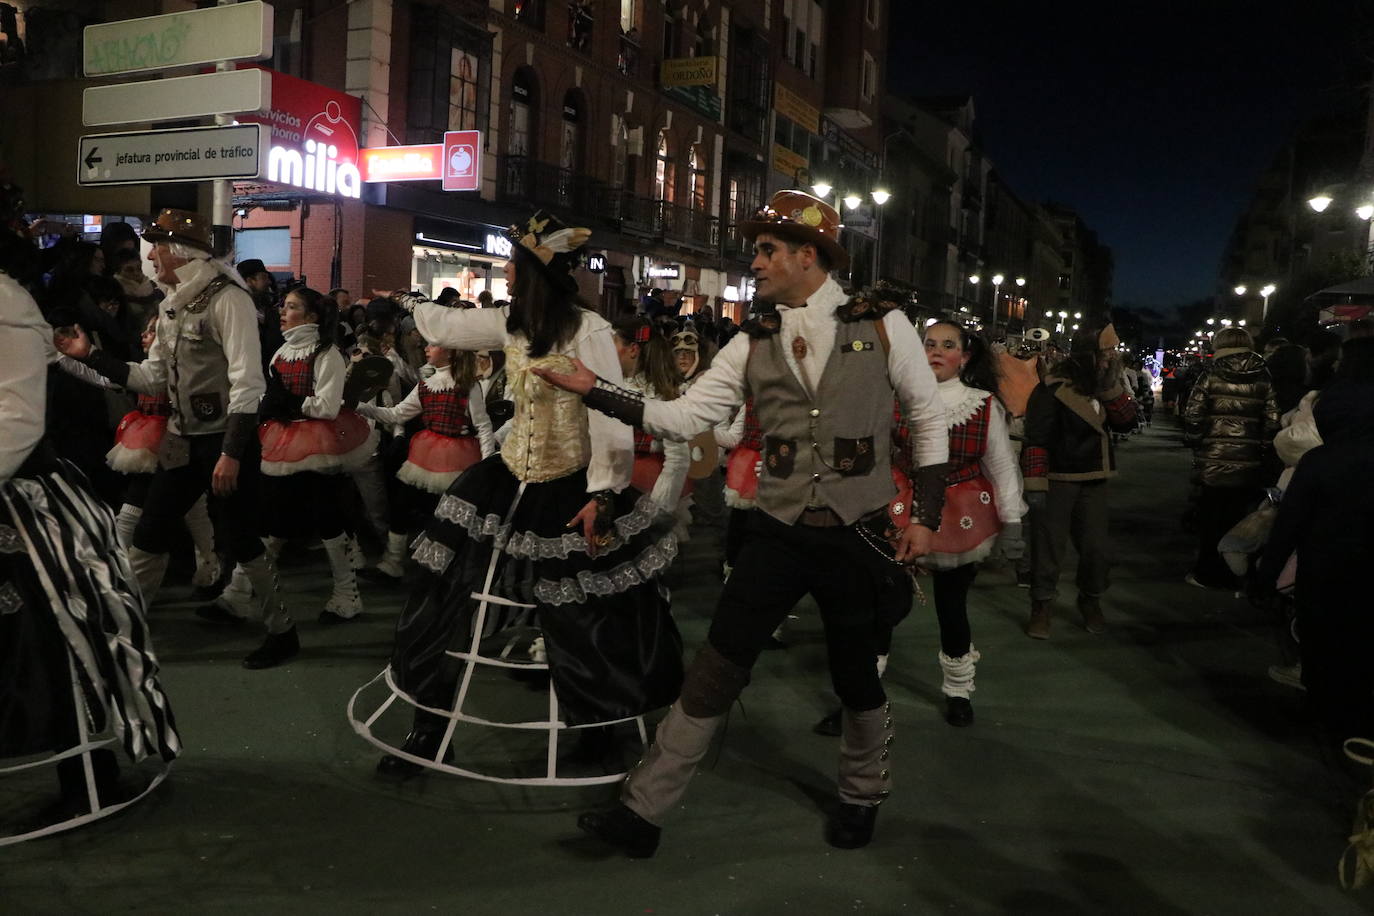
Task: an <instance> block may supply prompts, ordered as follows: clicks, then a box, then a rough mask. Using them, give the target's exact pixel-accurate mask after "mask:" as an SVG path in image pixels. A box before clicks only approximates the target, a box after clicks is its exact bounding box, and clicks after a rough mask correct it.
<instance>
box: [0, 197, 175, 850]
mask: <svg viewBox="0 0 1374 916" xmlns="http://www.w3.org/2000/svg"><path fill="white" fill-rule="evenodd" d="M13 194H14V189H13V188H12V187H5V186H0V220H4V218H5V216H6V215H7V214H6V212H5V210H6V209H11V210H17V207H9V208H6V207H5V203H6V197H7V195H13ZM15 230H22V223H20V222H19V221H18V220H13V221H12V222H10V221H6V222H0V424H3V428H4V430H5V435H4V437H3V439H0V779H3V778H4V776H5V775H6V774H7V773H10V772H17V771H20V770H26V769H28V768H30V767H35V766H47V765H55V768H56V770H57V776H58V783H59V785H60V787H61V792H62V796H61V800H60V801H59V802H58V803H57V804H56V805H54V806H51V807H50V808H48V809H46V810H45V811H44V812H43V813H42V814H41V815H39V816H38V817H36V818H29V819H28V821H29V822H28V823H26V824H25V825H23V826H18V827H17V828H16V825H14V824H0V845H5V844H6V843H10V842H15V841H17V840H20V839H27V838H29V837H33V836H41V835H43V834H47V833H53V832H55V831H58V830H65V829H67V828H70V827H75V826H78V825H80V824H83V823H86V822H88V821H91V820H95V819H96V818H99V817H104V816H105V815H108V814H112V813H114V812H115V811H118V810H119V809H120V808H122V807H123V806H124V805H125V804H127V803H129V802H130V801H132V800H134V799H135V798H137V797H141V795H142V794H143V792H146V791H147V789H150V788H151V787H152V786H151V785H145V786H144V787H143V791H142V792H138V791H134V790H132V789H131V788H130V787H129V786H128V785H127V784H121V781H120V775H119V764H118V761H117V757H116V754H115V750H116V749H118V748H122V750H123V751H124V753H125V754H126V755H127V758H128V759H129V760H132V761H134V762H137V761H139V760H142V759H143V758H145V757H150V756H158V757H161V758H162V759H163V760H165V761H171V760H172V758H174V757H175V756H176V755H177V752H178V751H179V749H180V741H179V739H178V737H177V733H176V728H175V725H174V724H173V722H172V713H171V709H170V707H169V706H168V704H167V698H166V695H165V694H163V692H162V688H161V686H160V685H159V683H158V678H157V670H158V667H157V660H156V659H155V658H154V657H153V654H152V648H151V646H150V645H149V643H148V629H147V624H146V622H145V621H144V607H143V599H142V597H141V596H140V595H139V591H138V586H137V584H136V583H135V580H134V577H133V572H132V570H131V569H130V567H129V563H128V559H127V558H126V556H125V554H124V551H123V549H122V548H121V547H120V546H119V544H118V541H117V539H116V536H115V528H114V514H113V513H112V512H111V511H110V510H109V508H108V507H107V506H106V505H105V504H104V503H102V502H101V501H100V500H98V499H97V498H95V496H94V495H93V493H92V491H91V488H90V484H89V482H88V481H87V480H86V478H85V476H84V475H82V473H81V472H80V471H78V470H77V469H76V468H75V467H74V466H73V465H71V464H69V463H67V462H66V461H63V460H61V459H59V458H57V457H56V456H55V454H54V452H53V451H52V449H51V448H49V447H48V446H47V445H46V443H45V442H44V439H43V436H44V423H43V417H44V407H45V403H46V396H47V392H46V380H47V361H48V360H47V354H48V353H49V352H51V350H52V330H51V328H49V327H48V325H47V323H46V322H44V320H43V318H42V317H41V315H40V314H39V312H38V306H37V305H36V304H35V303H34V301H33V298H32V297H31V296H30V295H29V293H28V292H27V291H25V289H24V287H22V286H21V285H20V284H19V282H18V281H17V280H16V279H15V278H16V277H21V276H24V274H25V270H24V267H23V264H24V262H25V261H30V263H31V257H32V253H31V251H30V250H29V246H28V242H27V240H26V239H23V238H22V237H21V236H20V235H18V234H17V232H16V231H15ZM160 779H161V777H160V776H159V777H158V781H160ZM154 784H156V783H154Z"/></svg>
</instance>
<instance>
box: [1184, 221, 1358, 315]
mask: <svg viewBox="0 0 1374 916" xmlns="http://www.w3.org/2000/svg"><path fill="white" fill-rule="evenodd" d="M1313 200H1316V198H1313ZM1311 202H1312V201H1308V203H1309V204H1310V203H1311ZM1329 203H1331V198H1329V197H1328V198H1326V204H1329ZM1326 204H1323V205H1322V207H1321V210H1325V209H1326ZM1314 209H1315V208H1314ZM1321 210H1317V212H1318V213H1320V212H1321ZM1371 212H1374V211H1371ZM1366 218H1367V217H1366ZM1278 289H1279V288H1278V287H1277V286H1275V285H1274V284H1273V283H1266V284H1264V285H1263V286H1261V287H1260V288H1259V290H1258V292H1259V294H1260V297H1261V298H1262V299H1263V300H1264V310H1263V311H1261V312H1260V321H1264V320H1266V319H1267V318H1268V317H1269V297H1270V296H1272V295H1274V293H1276V292H1278ZM1249 291H1250V288H1249V287H1248V286H1246V285H1245V284H1244V283H1242V284H1240V285H1238V286H1237V287H1236V288H1235V289H1233V290H1232V292H1233V293H1235V294H1236V295H1237V296H1244V295H1245V294H1246V293H1247V292H1249ZM1208 323H1209V324H1210V323H1211V322H1210V321H1209V322H1208ZM1244 324H1245V322H1243V321H1242V322H1241V325H1242V326H1243V325H1244Z"/></svg>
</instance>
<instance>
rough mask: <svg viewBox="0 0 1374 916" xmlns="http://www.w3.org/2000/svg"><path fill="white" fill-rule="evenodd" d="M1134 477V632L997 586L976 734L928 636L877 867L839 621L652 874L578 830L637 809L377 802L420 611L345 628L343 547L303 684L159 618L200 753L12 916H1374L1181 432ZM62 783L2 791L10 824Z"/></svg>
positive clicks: (985, 632) (988, 577)
mask: <svg viewBox="0 0 1374 916" xmlns="http://www.w3.org/2000/svg"><path fill="white" fill-rule="evenodd" d="M1121 463H1122V465H1123V474H1122V476H1121V477H1120V478H1119V479H1118V481H1117V482H1115V483H1114V484H1113V490H1114V495H1113V502H1114V507H1113V524H1114V529H1115V544H1116V550H1117V554H1118V556H1119V563H1118V566H1117V569H1116V572H1115V574H1114V586H1113V588H1112V590H1111V591H1110V593H1109V595H1108V597H1107V600H1106V601H1105V602H1104V604H1105V608H1106V613H1107V616H1108V620H1109V622H1110V623H1111V631H1110V632H1109V633H1108V634H1107V635H1106V636H1102V637H1093V636H1090V635H1088V634H1087V633H1086V632H1085V631H1084V630H1083V629H1082V628H1081V627H1080V626H1079V625H1078V621H1077V620H1076V619H1075V612H1074V611H1073V608H1072V594H1071V592H1067V591H1066V593H1065V595H1064V597H1063V598H1062V599H1061V602H1060V607H1059V610H1058V616H1057V618H1056V620H1055V629H1054V633H1053V638H1052V639H1051V640H1049V641H1048V642H1043V643H1041V642H1034V641H1031V640H1029V639H1027V638H1026V637H1025V636H1024V635H1023V634H1022V632H1021V627H1022V625H1023V621H1024V618H1025V614H1026V607H1027V603H1028V599H1027V593H1026V592H1025V591H1023V590H1019V589H1016V588H1015V587H1014V586H1013V585H1012V584H1011V578H1010V576H1009V574H1008V573H1007V572H1006V571H998V570H992V571H986V572H984V573H983V574H981V575H980V577H979V579H978V582H977V583H976V585H975V589H974V593H973V595H972V598H971V602H970V603H971V615H972V619H973V628H974V639H975V642H976V644H977V646H978V648H979V650H980V651H981V652H982V656H983V660H982V663H981V665H980V666H979V670H978V690H977V693H976V695H975V697H974V706H975V708H976V710H977V717H978V720H977V724H976V725H974V726H973V727H972V728H968V729H953V728H950V727H949V726H947V725H946V724H945V723H944V721H943V719H942V718H941V715H940V713H941V708H942V701H941V697H940V695H939V670H938V665H937V662H936V651H937V644H938V643H937V636H936V630H935V622H934V618H933V614H931V613H930V612H929V611H924V612H923V611H922V609H920V608H917V609H916V610H915V611H914V612H913V614H912V615H911V617H910V618H909V619H908V620H907V621H906V622H905V623H904V624H903V625H902V626H901V628H899V630H898V633H897V640H896V647H895V650H894V653H893V657H892V666H891V669H890V670H889V674H888V678H887V685H888V689H889V694H890V696H891V698H892V701H893V707H894V710H895V715H896V718H897V727H898V737H897V743H896V745H895V748H894V749H895V751H896V753H895V755H894V763H895V767H894V793H893V796H892V797H891V799H890V800H889V801H888V803H887V804H885V805H884V807H883V809H882V812H881V816H880V817H879V819H878V832H877V836H876V838H875V840H874V842H873V844H872V845H871V846H870V847H869V848H868V849H865V850H860V851H843V852H842V851H838V850H834V849H831V848H830V847H829V846H827V845H826V844H825V842H824V840H823V839H822V824H823V813H822V812H823V807H824V805H825V804H827V803H828V802H829V800H830V799H831V797H832V796H833V791H834V790H833V774H834V769H835V760H836V753H837V745H836V741H835V740H834V739H826V738H819V737H816V736H814V735H812V734H811V732H810V726H811V724H812V723H813V722H814V721H815V720H816V719H817V718H819V717H820V716H821V715H822V714H823V713H825V712H826V711H827V710H828V707H829V705H830V702H831V700H830V697H829V695H828V689H827V678H826V675H825V660H824V644H823V642H822V640H821V635H820V631H819V626H818V623H817V620H816V618H815V614H814V608H812V607H811V606H810V605H809V603H808V604H803V605H802V606H800V607H799V608H798V610H797V616H796V619H795V620H794V621H792V623H791V625H790V629H789V636H788V640H789V647H788V648H787V649H786V650H785V651H777V652H768V653H765V655H764V657H763V659H762V660H761V661H760V663H759V665H758V667H757V668H756V670H755V674H754V682H753V684H752V686H751V687H750V688H749V689H748V691H747V692H746V693H745V695H744V700H743V706H742V708H741V707H736V709H735V711H734V713H733V715H732V717H731V719H730V721H729V725H728V730H727V733H726V736H725V740H724V741H723V743H722V745H721V747H720V749H719V751H718V752H713V754H712V755H711V756H710V757H709V758H708V765H707V766H706V767H705V768H704V769H703V771H702V772H701V773H699V774H698V776H697V777H696V779H695V781H694V782H693V785H692V787H691V791H690V792H689V793H688V796H687V799H686V802H685V804H684V805H683V807H682V809H681V810H680V811H678V812H677V813H676V815H675V817H674V818H673V819H672V821H671V823H670V824H669V825H668V826H667V828H666V829H665V831H664V839H663V843H662V846H661V847H660V850H659V853H658V855H657V857H656V858H654V859H651V860H647V861H631V860H626V859H623V858H620V857H618V856H607V855H605V854H604V853H603V852H602V851H600V850H598V849H597V848H596V847H595V845H593V844H591V842H590V841H588V840H585V839H583V838H581V837H580V835H579V833H578V831H577V830H576V828H575V826H574V819H575V814H576V813H577V812H578V811H580V810H582V809H584V808H587V807H591V806H597V805H601V804H604V803H606V802H608V801H609V800H611V799H612V798H613V797H614V790H613V789H612V788H610V787H595V788H581V789H566V788H564V789H555V788H514V787H509V786H498V785H493V784H489V783H481V782H473V781H468V780H462V779H458V778H454V777H443V776H431V777H426V778H422V779H417V780H414V781H412V782H409V783H406V784H404V785H400V786H398V785H395V784H391V783H385V782H381V781H379V780H378V779H377V778H375V777H374V775H373V766H374V764H375V762H376V756H377V755H376V753H375V752H374V751H373V749H372V748H371V747H369V746H368V745H366V744H365V743H364V742H363V741H361V740H360V739H359V738H357V737H356V736H355V735H354V734H353V732H352V731H351V729H350V728H349V726H348V724H347V722H346V720H345V718H344V712H343V710H344V705H345V703H346V701H347V699H348V697H349V695H350V694H351V693H352V691H353V690H354V689H356V688H357V687H358V686H359V685H360V684H362V683H363V682H365V681H366V680H367V679H369V678H370V677H371V676H372V675H373V674H375V673H376V671H377V670H379V669H380V668H381V666H382V664H383V662H384V659H385V658H386V655H387V652H388V650H389V647H390V636H391V627H392V624H393V622H394V618H395V613H396V610H397V608H398V607H399V604H400V601H401V598H402V595H401V594H399V593H396V592H394V591H393V592H386V591H381V590H378V589H376V588H369V589H368V591H367V592H366V594H365V600H366V603H367V610H366V614H365V616H364V618H363V619H362V620H361V621H360V622H358V623H355V624H352V625H349V626H344V627H336V628H330V629H325V628H322V627H320V626H319V625H317V624H315V623H314V622H313V621H314V616H315V611H316V610H317V609H318V607H319V606H320V605H321V603H322V602H323V601H324V598H325V596H326V592H327V584H326V582H325V576H326V572H325V565H324V562H323V555H322V554H320V553H318V552H317V553H313V554H308V555H307V557H306V559H305V562H304V564H303V565H300V564H298V565H296V566H294V567H290V568H288V569H287V571H286V573H285V575H284V581H285V585H286V588H287V590H288V594H289V596H290V598H291V600H292V602H293V603H294V605H295V606H296V607H297V608H298V609H299V610H300V619H301V620H302V621H303V623H302V625H301V640H302V642H303V643H304V645H305V651H304V652H303V654H302V655H301V657H300V658H299V659H297V660H296V661H294V662H293V663H291V664H289V665H286V666H284V667H281V668H278V669H274V670H269V671H262V672H249V671H245V670H244V669H243V668H241V667H240V666H239V659H240V658H241V657H242V655H243V654H244V653H245V652H246V651H247V650H249V649H251V648H252V647H253V645H254V644H255V642H256V639H255V637H254V636H253V635H252V634H249V633H246V632H244V633H234V632H224V631H220V630H214V629H207V628H206V627H204V626H201V625H199V624H198V623H197V622H195V620H194V618H193V617H192V616H191V615H190V609H189V605H184V604H163V605H160V606H159V607H157V608H156V609H155V610H154V612H153V615H152V616H153V623H152V625H153V633H154V637H155V639H156V645H157V648H158V651H159V654H160V656H161V660H162V663H163V666H164V674H165V680H164V683H165V686H166V688H167V690H168V692H169V694H170V696H171V698H172V701H173V703H174V705H175V709H176V713H177V716H178V719H179V722H180V725H181V728H182V733H183V736H184V739H185V743H186V750H185V754H184V757H183V758H182V759H181V760H179V761H178V762H177V764H176V766H175V768H174V771H173V774H172V777H171V779H170V780H169V781H168V782H167V783H166V784H164V785H163V786H162V787H160V788H159V789H158V790H157V791H156V792H155V794H154V795H153V796H152V797H150V798H149V799H148V800H146V801H145V802H143V803H142V804H140V805H139V806H137V807H135V808H132V809H130V810H128V811H126V812H124V813H123V814H121V815H119V816H116V817H114V818H111V819H108V820H106V821H104V822H101V823H98V824H94V825H91V826H88V827H86V828H84V829H81V830H77V831H73V832H70V833H67V834H64V835H61V836H59V837H53V838H48V839H44V840H39V841H34V842H29V843H25V844H21V845H19V846H15V847H9V848H3V849H0V913H5V914H10V913H14V914H30V913H34V914H37V913H117V912H132V911H135V910H136V911H138V912H140V913H152V914H160V913H182V912H194V913H204V914H216V913H242V912H257V913H329V914H340V913H421V912H442V913H464V914H474V916H476V914H526V913H549V914H589V916H590V914H595V916H602V914H645V913H653V914H661V916H669V914H751V916H752V914H785V913H797V914H841V913H882V914H889V913H890V914H898V913H930V912H955V913H1056V914H1066V913H1150V914H1167V913H1189V914H1194V913H1217V914H1223V913H1237V914H1241V913H1244V914H1254V913H1284V914H1293V913H1320V914H1339V913H1359V912H1369V911H1370V908H1371V907H1374V898H1371V897H1370V896H1369V894H1368V893H1367V892H1366V893H1365V894H1364V895H1362V896H1361V895H1352V894H1347V893H1345V892H1342V891H1341V890H1339V888H1338V887H1337V884H1336V871H1335V862H1336V859H1337V856H1338V855H1339V854H1340V852H1341V850H1342V849H1343V848H1344V842H1345V839H1344V838H1345V836H1346V834H1347V833H1348V830H1349V826H1350V820H1351V816H1352V813H1353V803H1354V797H1355V796H1354V793H1353V790H1352V783H1351V782H1350V781H1349V778H1348V776H1347V775H1345V774H1343V773H1342V772H1341V771H1340V769H1339V768H1338V767H1337V766H1336V765H1335V764H1334V763H1333V762H1332V760H1331V759H1330V757H1329V756H1326V755H1323V753H1322V752H1321V751H1320V750H1319V748H1318V746H1317V745H1316V743H1315V742H1314V740H1313V739H1312V737H1311V736H1310V735H1309V733H1308V731H1307V730H1306V729H1305V727H1304V726H1303V725H1302V724H1301V722H1300V720H1299V716H1298V712H1299V705H1298V694H1297V693H1295V692H1293V691H1291V690H1289V689H1287V688H1284V687H1281V686H1279V685H1277V684H1274V683H1273V682H1271V681H1270V680H1268V678H1267V677H1266V676H1265V668H1266V667H1267V666H1268V665H1269V664H1271V663H1273V662H1274V661H1276V660H1277V657H1276V652H1275V650H1274V648H1273V640H1272V638H1271V635H1270V634H1269V632H1268V630H1267V629H1266V628H1265V627H1264V626H1263V625H1261V624H1260V623H1259V622H1258V620H1257V619H1256V616H1255V614H1254V612H1253V611H1251V610H1249V609H1248V608H1247V607H1246V606H1245V605H1244V603H1243V602H1240V601H1236V600H1234V599H1233V598H1231V597H1230V596H1228V595H1224V594H1217V593H1213V592H1203V591H1199V590H1197V589H1193V588H1190V587H1188V586H1186V585H1184V584H1183V582H1182V577H1183V574H1184V572H1185V571H1186V569H1187V566H1188V562H1189V559H1190V548H1189V543H1188V538H1187V536H1186V535H1183V534H1182V533H1181V532H1180V531H1179V528H1178V517H1179V515H1180V513H1181V511H1182V508H1183V503H1184V499H1185V493H1186V478H1187V456H1186V454H1185V453H1184V452H1183V451H1182V450H1181V449H1180V447H1179V446H1178V444H1177V439H1176V436H1175V434H1174V431H1173V430H1172V429H1171V428H1168V427H1156V429H1154V430H1152V431H1151V432H1149V433H1148V434H1146V435H1144V436H1139V437H1136V438H1134V439H1132V440H1131V441H1130V442H1129V443H1128V444H1126V445H1125V446H1124V447H1123V449H1122V462H1121ZM716 549H717V547H716V542H715V539H714V535H713V533H712V532H711V531H710V530H706V529H699V530H698V531H697V533H696V537H695V538H694V540H693V541H692V543H690V544H689V545H687V547H686V548H685V550H684V555H683V557H682V559H681V560H680V561H679V563H680V565H679V568H677V569H676V570H675V572H674V576H673V580H672V581H673V582H674V583H675V585H676V587H675V590H674V604H675V613H676V615H677V617H678V620H679V623H680V625H681V627H682V629H683V632H684V636H685V637H686V641H687V643H688V645H689V647H691V648H693V649H694V648H695V646H696V645H698V644H699V643H700V641H701V639H702V637H703V634H704V632H705V627H706V624H707V621H708V619H709V615H710V611H711V608H712V603H713V600H714V597H715V595H716V592H717V591H718V589H719V584H718V581H717V578H716V576H715V574H714V568H715V560H714V556H715V552H716ZM491 690H492V693H491V694H490V696H491V697H492V699H491V702H492V703H493V704H494V706H495V707H497V708H499V707H501V706H502V705H504V704H509V705H510V707H511V708H514V707H515V706H518V705H527V704H528V703H530V702H531V698H532V697H534V698H536V699H537V695H535V694H533V693H532V692H531V691H530V690H529V688H528V687H526V686H524V685H521V684H518V683H514V682H511V681H509V680H508V679H507V680H504V681H497V682H494V683H493V684H492V685H491ZM478 752H479V753H486V754H488V755H492V754H509V755H514V756H515V757H517V758H522V759H523V758H525V757H528V758H531V759H537V756H538V751H537V750H535V749H534V748H533V747H532V746H531V748H530V749H529V750H528V751H526V750H524V749H520V748H512V746H511V745H510V744H509V742H507V743H505V744H502V745H500V746H492V745H483V746H481V747H480V748H479V749H478ZM50 783H51V778H50V777H44V778H35V777H24V778H16V777H10V778H7V779H5V780H3V781H0V813H3V812H6V811H11V812H12V811H13V810H15V808H16V807H17V806H24V805H29V804H32V803H33V800H34V799H35V798H37V797H38V796H39V795H40V794H41V793H42V792H44V791H46V790H47V788H48V786H49V785H50Z"/></svg>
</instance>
